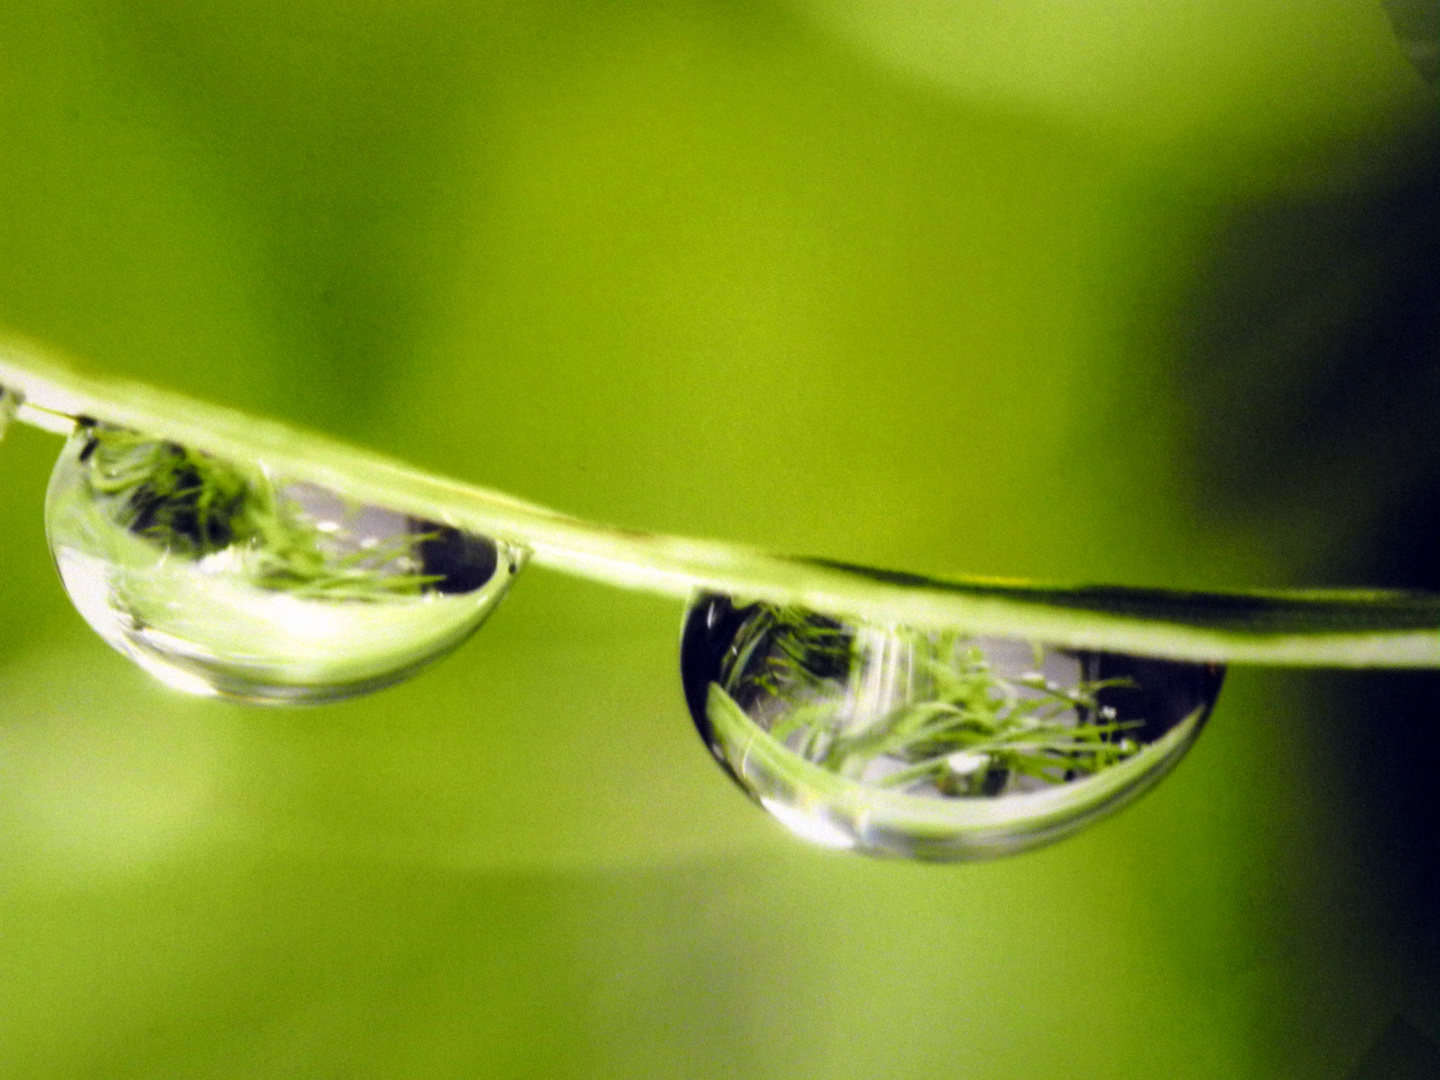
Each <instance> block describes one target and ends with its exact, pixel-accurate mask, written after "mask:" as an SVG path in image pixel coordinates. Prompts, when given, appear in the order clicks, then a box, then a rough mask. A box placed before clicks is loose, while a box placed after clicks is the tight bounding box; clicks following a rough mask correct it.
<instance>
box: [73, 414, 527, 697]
mask: <svg viewBox="0 0 1440 1080" xmlns="http://www.w3.org/2000/svg"><path fill="white" fill-rule="evenodd" d="M45 524H46V530H47V533H48V535H49V540H50V550H51V553H52V554H53V556H54V558H55V564H56V566H57V567H58V569H59V571H60V577H61V578H62V580H63V581H64V584H65V588H66V590H67V591H68V592H69V594H70V598H71V600H72V601H73V602H74V604H75V606H76V608H78V609H79V611H80V613H81V615H83V616H84V618H85V619H86V621H87V622H89V623H90V625H91V626H92V627H94V628H95V629H96V630H97V631H98V632H99V633H100V634H101V636H102V637H104V638H105V640H106V641H107V642H109V643H110V644H111V645H112V646H114V647H115V648H116V649H118V650H119V651H120V652H122V653H124V654H125V655H127V656H129V657H131V658H132V659H134V660H135V661H136V662H138V663H139V664H140V665H141V666H143V667H144V668H146V669H147V670H148V671H150V672H151V673H152V674H154V675H155V676H156V677H158V678H160V679H161V680H163V681H164V682H166V683H168V684H169V685H171V686H174V687H176V688H178V689H181V690H186V691H189V692H192V693H198V694H209V695H221V696H224V697H229V698H234V699H238V700H243V701H249V702H257V703H273V704H300V703H317V702H326V701H336V700H340V699H342V698H347V697H351V696H353V695H356V694H361V693H365V692H367V691H371V690H377V689H380V688H381V687H385V686H389V685H391V684H393V683H396V682H398V681H400V680H402V679H405V678H407V677H409V676H410V675H412V674H414V673H415V672H416V671H418V670H419V669H420V668H422V667H424V666H425V665H426V664H428V663H430V662H431V661H433V660H435V659H436V658H437V657H440V656H443V655H444V654H445V653H447V652H449V651H450V650H451V649H454V648H455V647H456V646H457V645H459V644H460V643H461V642H462V641H464V640H465V638H467V637H468V636H469V635H470V634H471V633H473V632H474V631H475V629H476V628H477V627H478V626H479V625H480V624H481V623H482V622H483V621H484V620H485V618H486V616H487V615H489V614H490V612H491V611H492V610H493V609H494V608H495V605H496V604H497V603H499V601H500V599H501V598H502V597H503V596H504V595H505V593H506V591H507V590H508V588H509V586H510V582H511V581H512V580H513V578H514V576H515V574H516V573H517V572H518V570H519V568H520V566H521V564H522V562H523V561H524V552H523V551H522V550H521V549H520V548H518V547H516V546H514V545H510V544H506V543H503V542H500V541H497V540H493V539H490V538H487V537H483V536H477V535H475V534H472V533H467V532H462V531H460V530H458V529H455V528H452V527H450V526H447V525H443V524H440V523H437V522H433V521H423V520H419V519H417V518H414V517H411V516H408V515H406V514H403V513H399V512H397V511H394V510H389V509H385V508H383V507H376V506H365V505H359V504H357V503H355V502H353V501H350V500H348V499H346V498H345V497H344V496H343V495H341V494H340V493H337V492H334V491H331V490H329V489H327V488H323V487H319V486H317V485H314V484H306V483H287V482H286V481H285V480H284V479H283V478H281V477H275V476H272V475H271V474H270V473H269V471H268V470H267V469H266V468H265V467H264V466H263V465H260V464H253V463H238V462H231V461H224V460H221V459H218V458H216V457H214V456H212V455H208V454H204V453H200V452H198V451H194V450H191V449H188V448H186V447H183V446H180V445H177V444H175V443H172V442H166V441H163V440H158V439H151V438H147V437H146V436H144V435H141V434H137V433H135V432H133V431H129V430H127V429H124V428H118V427H111V426H107V425H99V424H92V423H81V424H80V425H79V426H78V427H77V428H76V431H75V433H74V434H73V435H72V436H71V438H70V439H69V441H68V442H67V443H66V445H65V448H64V450H63V451H62V452H61V455H60V459H59V461H58V462H57V463H56V465H55V470H54V472H53V473H52V474H51V477H50V486H49V491H48V493H47V496H46V504H45Z"/></svg>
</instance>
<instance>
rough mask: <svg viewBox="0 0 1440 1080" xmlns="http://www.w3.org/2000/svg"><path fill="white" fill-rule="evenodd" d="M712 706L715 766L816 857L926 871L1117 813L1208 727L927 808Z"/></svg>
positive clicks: (1183, 727)
mask: <svg viewBox="0 0 1440 1080" xmlns="http://www.w3.org/2000/svg"><path fill="white" fill-rule="evenodd" d="M717 699H718V700H712V702H711V707H710V709H709V711H708V714H707V719H708V721H709V725H710V728H711V730H712V731H713V732H714V737H715V740H716V742H715V745H718V746H719V747H720V749H719V751H718V752H717V753H716V757H717V758H718V759H719V760H720V761H721V763H722V764H723V765H724V766H725V768H726V770H727V771H728V772H729V773H730V775H731V776H732V777H733V778H734V779H735V780H736V782H737V783H739V785H740V786H741V788H743V789H744V790H745V792H746V793H747V794H748V795H750V796H751V798H753V799H754V800H755V801H756V802H758V803H759V804H760V805H761V806H762V807H764V808H765V809H766V810H767V811H769V813H770V814H771V815H772V816H773V817H775V818H776V819H777V820H779V821H780V823H781V824H783V825H784V826H785V827H786V828H788V829H789V830H790V831H791V832H793V833H795V834H796V835H797V836H799V837H801V838H802V839H804V840H809V841H810V842H811V843H815V844H818V845H820V846H822V847H830V848H838V849H844V850H853V851H857V852H862V853H864V854H867V855H878V856H897V857H901V858H907V859H916V860H920V861H924V862H961V861H973V860H979V859H993V858H998V857H1000V856H1003V855H1013V854H1016V853H1018V852H1022V851H1028V850H1030V849H1032V848H1037V847H1043V846H1044V845H1046V844H1051V843H1054V842H1055V841H1056V840H1060V839H1063V838H1064V837H1066V836H1069V835H1071V834H1072V833H1075V832H1078V831H1079V830H1081V829H1083V828H1085V827H1086V826H1087V825H1090V824H1091V823H1092V822H1094V821H1096V820H1098V819H1099V818H1102V817H1105V816H1106V815H1108V814H1111V813H1114V812H1115V811H1116V810H1119V809H1120V808H1121V807H1123V806H1125V805H1127V804H1128V803H1131V802H1133V801H1134V800H1135V799H1138V798H1139V797H1140V796H1141V795H1143V794H1144V793H1145V792H1147V791H1149V790H1150V788H1152V787H1153V786H1154V785H1155V784H1156V783H1158V782H1159V781H1160V780H1161V779H1162V778H1163V777H1164V776H1165V774H1166V773H1168V772H1169V771H1170V770H1171V769H1172V768H1174V766H1175V764H1176V763H1177V762H1178V761H1179V760H1180V758H1181V757H1183V756H1184V754H1185V752H1186V751H1187V750H1188V749H1189V748H1190V746H1191V744H1192V743H1193V742H1194V741H1195V738H1196V736H1197V735H1199V733H1200V728H1201V726H1202V725H1203V724H1204V721H1205V712H1206V710H1203V709H1197V710H1196V711H1195V712H1193V713H1192V714H1191V715H1190V716H1189V717H1187V718H1186V719H1185V720H1183V721H1181V723H1179V724H1177V725H1176V726H1175V727H1174V728H1172V729H1171V730H1170V731H1169V732H1167V733H1166V734H1165V735H1164V736H1162V737H1161V739H1160V740H1159V741H1158V742H1156V743H1153V744H1151V745H1150V746H1147V747H1146V748H1145V749H1144V750H1142V751H1140V752H1139V753H1138V754H1136V755H1135V756H1134V757H1131V758H1128V759H1127V760H1125V761H1123V762H1121V763H1119V764H1117V765H1114V766H1111V767H1110V768H1109V769H1107V770H1106V771H1104V772H1102V773H1099V774H1097V775H1096V776H1092V777H1089V778H1087V779H1084V780H1075V781H1071V782H1070V783H1068V784H1064V785H1061V786H1059V787H1056V788H1054V789H1053V790H1050V791H1037V792H1031V793H1027V794H1023V795H1010V796H1006V797H1004V798H1002V799H983V798H977V799H931V798H924V797H921V796H916V795H905V794H901V793H897V792H891V791H883V790H876V789H875V788H874V787H873V786H871V785H868V784H862V783H859V782H856V781H853V780H848V779H845V778H844V777H839V776H836V775H834V774H833V773H830V772H827V771H825V770H824V769H821V768H819V767H818V766H816V765H813V764H811V763H810V762H808V761H805V760H804V759H803V758H800V757H798V756H797V755H795V754H794V753H793V752H791V751H790V750H788V749H787V748H786V747H785V746H783V745H781V744H780V743H778V742H777V741H776V740H775V739H773V738H771V736H770V735H769V733H768V732H766V731H764V730H763V729H762V728H760V727H759V726H758V725H757V724H756V723H755V722H754V721H753V720H751V719H750V718H749V717H748V716H746V715H745V714H744V712H742V711H741V710H739V709H737V708H735V707H734V705H733V702H731V701H729V700H728V699H725V698H719V696H718V695H717Z"/></svg>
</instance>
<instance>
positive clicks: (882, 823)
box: [680, 594, 1224, 861]
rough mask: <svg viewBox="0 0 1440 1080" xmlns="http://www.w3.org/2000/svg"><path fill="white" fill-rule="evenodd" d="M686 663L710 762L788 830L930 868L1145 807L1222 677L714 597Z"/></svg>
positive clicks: (693, 617)
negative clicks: (1141, 803) (1133, 804)
mask: <svg viewBox="0 0 1440 1080" xmlns="http://www.w3.org/2000/svg"><path fill="white" fill-rule="evenodd" d="M680 664H681V677H682V679H683V681H684V685H685V695H686V699H687V701H688V702H689V705H690V711H691V715H692V716H693V717H694V719H695V724H696V726H697V727H698V728H699V730H700V734H701V736H702V737H703V738H704V739H705V741H706V742H707V743H708V744H709V746H710V749H711V751H712V752H713V753H714V755H715V757H716V759H717V760H718V761H719V762H720V763H721V765H722V766H723V767H724V768H725V769H726V771H727V772H729V773H730V775H731V776H732V777H733V778H734V780H735V781H736V782H737V783H738V784H739V785H740V787H741V788H742V789H744V791H745V792H746V793H747V794H749V795H750V796H751V797H752V798H754V799H755V800H756V801H757V802H759V803H760V804H761V805H762V806H763V807H765V809H766V810H768V811H769V812H770V813H771V814H773V815H774V816H775V817H776V818H778V819H779V820H780V821H781V822H782V823H783V824H785V825H786V826H787V827H788V828H789V829H791V830H792V831H793V832H795V833H796V834H798V835H799V836H801V837H804V838H805V839H807V840H811V841H813V842H816V843H821V844H824V845H825V846H828V847H836V848H849V849H852V850H856V851H863V852H866V853H868V854H872V855H898V856H903V857H907V858H912V859H925V860H934V861H951V860H962V859H983V858H991V857H994V856H997V855H1005V854H1010V853H1012V852H1016V851H1023V850H1025V849H1027V848H1032V847H1038V846H1039V845H1041V844H1046V843H1049V842H1051V841H1052V840H1057V839H1059V838H1060V837H1062V836H1065V835H1068V834H1069V833H1071V832H1074V831H1075V830H1077V829H1079V828H1081V827H1083V826H1084V825H1086V824H1088V823H1089V822H1091V821H1093V820H1095V819H1096V818H1098V817H1100V816H1102V815H1104V814H1108V813H1111V812H1112V811H1114V810H1116V809H1118V808H1119V807H1120V806H1122V805H1124V804H1125V803H1128V802H1129V801H1131V800H1132V799H1134V798H1136V797H1137V796H1138V795H1140V794H1141V793H1142V792H1144V791H1145V790H1147V789H1148V788H1149V787H1150V786H1151V785H1153V784H1154V783H1155V782H1156V781H1157V780H1159V779H1160V777H1162V776H1163V775H1164V774H1165V773H1166V772H1168V771H1169V770H1170V769H1171V768H1172V767H1173V766H1174V765H1175V763H1176V762H1177V761H1179V759H1180V758H1181V756H1183V755H1184V753H1185V751H1186V750H1187V749H1189V747H1190V745H1191V743H1193V742H1194V741H1195V738H1196V736H1197V735H1198V734H1199V732H1200V728H1201V727H1202V726H1203V725H1204V723H1205V719H1206V717H1207V716H1208V715H1209V712H1210V707H1211V706H1212V705H1213V704H1214V701H1215V697H1216V695H1217V694H1218V693H1219V691H1220V683H1221V680H1222V678H1223V676H1224V669H1223V668H1221V667H1219V666H1218V665H1213V664H1197V663H1189V662H1178V661H1171V660H1159V659H1152V658H1147V657H1139V656H1129V655H1121V654H1118V653H1108V652H1086V651H1078V650H1072V649H1061V648H1052V647H1047V646H1045V645H1043V644H1032V643H1030V642H1026V641H1020V640H1013V639H1007V638H994V637H971V636H968V635H965V634H961V633H957V632H946V631H935V630H918V629H913V628H907V627H903V626H877V625H871V624H866V623H858V622H853V621H845V620H840V619H833V618H828V617H826V616H824V615H821V614H818V613H816V612H811V611H805V610H801V609H795V608H780V607H776V606H774V605H771V604H763V603H754V604H739V603H736V602H734V601H732V600H731V599H730V598H728V597H725V596H720V595H714V594H705V595H702V596H700V597H699V598H697V599H696V600H695V602H694V603H693V604H692V605H691V608H690V611H689V614H688V615H687V617H686V620H685V630H684V636H683V639H682V643H681V657H680Z"/></svg>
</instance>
